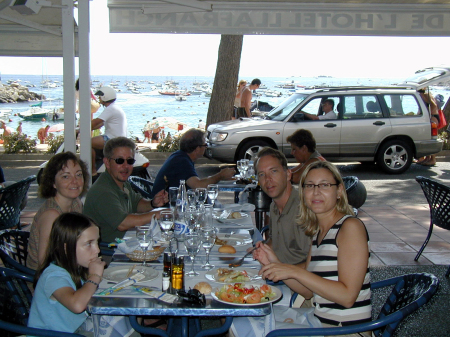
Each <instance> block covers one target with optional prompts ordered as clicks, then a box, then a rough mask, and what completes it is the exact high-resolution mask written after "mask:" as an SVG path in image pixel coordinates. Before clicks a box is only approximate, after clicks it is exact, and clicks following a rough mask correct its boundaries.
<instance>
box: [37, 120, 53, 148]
mask: <svg viewBox="0 0 450 337" xmlns="http://www.w3.org/2000/svg"><path fill="white" fill-rule="evenodd" d="M48 129H50V125H47V126H46V127H45V128H40V129H39V131H38V133H37V137H38V139H39V142H40V144H45V141H46V140H47V136H48Z"/></svg>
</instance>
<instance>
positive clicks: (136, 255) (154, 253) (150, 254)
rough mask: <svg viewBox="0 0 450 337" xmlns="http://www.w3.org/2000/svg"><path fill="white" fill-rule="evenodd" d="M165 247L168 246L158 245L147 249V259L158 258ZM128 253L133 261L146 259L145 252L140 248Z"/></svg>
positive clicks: (153, 259)
mask: <svg viewBox="0 0 450 337" xmlns="http://www.w3.org/2000/svg"><path fill="white" fill-rule="evenodd" d="M165 249H166V247H158V248H155V249H151V250H147V254H146V257H145V261H155V260H157V259H158V257H159V256H160V255H161V254H162V253H163V252H164V250H165ZM126 255H127V257H128V258H129V259H130V260H131V261H140V262H142V261H144V252H143V251H142V250H140V249H137V250H135V251H133V252H131V253H128V254H126Z"/></svg>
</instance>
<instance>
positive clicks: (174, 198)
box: [169, 187, 178, 212]
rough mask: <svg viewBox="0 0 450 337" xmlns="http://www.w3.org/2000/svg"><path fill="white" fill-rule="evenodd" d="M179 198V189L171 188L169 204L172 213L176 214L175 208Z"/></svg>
mask: <svg viewBox="0 0 450 337" xmlns="http://www.w3.org/2000/svg"><path fill="white" fill-rule="evenodd" d="M177 196H178V187H170V188H169V203H170V209H171V210H172V212H175V208H176V206H177Z"/></svg>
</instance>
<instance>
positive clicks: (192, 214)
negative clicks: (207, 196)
mask: <svg viewBox="0 0 450 337" xmlns="http://www.w3.org/2000/svg"><path fill="white" fill-rule="evenodd" d="M200 216H201V212H200V210H199V209H197V208H196V207H189V208H188V209H187V210H186V212H185V213H184V220H185V221H186V225H187V226H188V228H189V231H190V232H193V231H194V230H195V229H196V228H197V227H199V226H200V224H199V220H200Z"/></svg>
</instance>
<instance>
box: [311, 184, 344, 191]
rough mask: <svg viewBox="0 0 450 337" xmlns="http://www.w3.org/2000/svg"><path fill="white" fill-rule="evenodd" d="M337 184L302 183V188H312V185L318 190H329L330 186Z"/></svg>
mask: <svg viewBox="0 0 450 337" xmlns="http://www.w3.org/2000/svg"><path fill="white" fill-rule="evenodd" d="M337 185H339V184H330V183H321V184H317V185H315V184H303V188H304V189H305V190H313V189H314V187H316V186H317V187H318V188H319V190H329V189H330V188H331V186H337Z"/></svg>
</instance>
